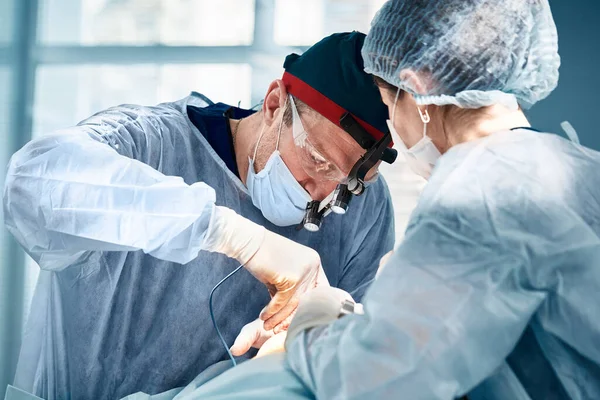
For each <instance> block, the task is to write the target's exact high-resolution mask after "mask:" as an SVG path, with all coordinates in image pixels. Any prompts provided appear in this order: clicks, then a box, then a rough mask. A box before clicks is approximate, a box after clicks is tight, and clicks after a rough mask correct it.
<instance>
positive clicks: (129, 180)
mask: <svg viewBox="0 0 600 400" xmlns="http://www.w3.org/2000/svg"><path fill="white" fill-rule="evenodd" d="M363 41H364V35H363V34H361V33H357V32H353V33H342V34H335V35H332V36H330V37H327V38H325V39H323V40H322V41H321V42H319V43H317V44H316V45H314V46H313V47H312V48H310V49H309V50H308V51H306V52H305V53H304V54H303V55H302V56H298V55H296V54H292V55H290V56H288V57H287V58H286V60H285V64H284V69H285V72H284V75H283V77H282V78H281V79H276V80H274V81H273V82H272V83H271V84H270V86H269V87H268V89H267V92H266V96H265V98H264V103H263V105H262V109H261V110H260V111H258V112H254V111H251V110H243V109H240V108H236V107H232V106H229V105H226V104H222V103H213V102H212V101H211V100H209V99H208V98H206V97H204V96H202V95H198V94H193V95H191V96H189V97H187V98H185V99H182V100H180V101H176V102H173V103H164V104H159V105H157V106H153V107H145V106H135V105H122V106H118V107H114V108H111V109H108V110H106V111H103V112H100V113H98V114H96V115H94V116H92V117H90V118H88V119H86V120H84V121H83V122H81V123H79V124H78V125H77V126H75V127H72V128H68V129H65V130H61V131H59V132H54V133H51V134H47V135H45V136H43V137H41V138H39V139H36V140H33V141H31V142H30V143H28V144H27V145H26V146H24V147H23V148H22V149H21V150H20V151H18V152H17V153H16V154H15V155H14V156H13V157H12V159H11V162H10V165H9V168H8V174H7V178H6V186H5V188H4V198H3V200H4V211H5V216H6V218H5V219H6V225H7V228H8V229H9V230H10V232H11V233H12V234H13V235H14V236H15V237H16V238H17V240H18V241H19V243H20V244H21V245H22V246H23V248H24V249H25V250H26V252H27V253H28V254H29V255H30V256H31V257H32V258H33V259H34V260H35V261H36V262H37V263H38V264H39V266H40V268H41V272H40V276H39V280H38V284H37V287H36V291H35V295H34V299H33V302H32V306H31V312H30V316H29V321H28V324H27V327H26V330H25V333H24V337H23V345H22V349H21V354H20V358H19V363H18V367H17V374H16V377H15V382H14V385H15V386H17V387H18V388H20V389H23V390H26V391H28V392H31V393H33V394H36V395H38V396H40V397H43V398H45V399H47V400H51V399H59V398H74V399H106V398H120V397H123V396H126V395H128V394H131V393H135V392H138V391H143V392H145V393H150V394H153V393H158V392H162V391H165V390H168V389H170V388H173V387H178V386H185V385H186V384H187V383H189V381H191V380H192V379H193V378H194V377H195V376H196V375H198V374H199V373H200V372H202V371H203V370H204V369H205V368H206V367H207V366H210V365H211V364H214V363H215V362H217V361H219V360H222V359H224V358H225V357H226V352H225V348H224V347H223V346H222V344H221V343H220V341H219V339H218V336H217V335H216V333H215V330H214V328H213V325H212V323H211V320H210V315H209V307H208V297H209V294H210V292H211V289H212V288H213V287H214V286H215V284H216V283H218V282H219V281H220V280H221V279H222V278H224V277H225V276H226V275H228V274H229V273H230V272H232V271H233V270H234V269H235V268H237V267H238V265H240V264H243V265H244V269H242V270H241V271H240V272H238V273H237V274H236V275H234V276H233V277H232V278H230V279H229V280H228V281H226V282H225V283H224V284H223V285H222V286H221V287H220V288H219V290H218V291H217V292H216V293H215V303H214V315H215V317H216V320H217V321H216V322H217V324H218V326H219V328H220V329H221V331H222V332H223V336H224V338H225V340H226V342H227V343H229V344H230V345H231V344H233V343H234V342H235V346H234V349H233V352H234V354H236V355H242V354H244V353H246V351H247V350H248V349H249V348H250V347H251V346H254V347H259V346H260V345H261V343H262V342H264V340H266V339H265V335H267V337H268V335H269V334H271V335H272V333H273V332H272V329H273V328H276V327H278V328H279V329H285V324H286V321H289V319H290V318H289V317H290V316H291V314H292V313H293V311H294V309H295V307H296V305H297V303H298V297H299V296H300V295H301V294H302V293H304V292H306V291H308V290H310V289H312V288H314V287H315V286H316V285H318V284H321V283H323V284H327V283H329V284H330V285H332V286H335V287H339V288H341V289H343V290H345V291H347V292H349V293H352V295H353V297H354V299H356V300H357V301H360V298H361V296H362V292H363V291H364V289H365V287H366V285H365V284H366V283H368V282H369V281H370V280H371V279H373V277H374V276H375V272H376V270H377V266H378V262H379V259H380V258H381V256H383V255H384V254H386V253H387V252H388V251H390V250H391V249H392V246H393V243H394V236H393V232H394V226H393V213H392V205H391V201H390V196H389V193H388V190H387V187H386V185H385V182H384V181H383V179H377V172H376V167H377V165H378V164H374V165H373V168H371V169H370V170H369V172H368V173H366V174H365V176H364V181H365V185H366V190H365V192H364V194H362V195H360V196H356V197H355V198H354V199H353V200H352V201H351V203H350V204H349V207H348V210H347V212H346V214H345V215H336V214H330V215H329V216H327V217H326V218H325V219H324V220H323V223H322V226H321V229H320V230H319V231H318V232H309V231H307V230H305V229H299V224H301V222H302V221H303V217H304V215H305V210H306V207H307V204H308V203H309V202H311V201H313V200H317V201H321V200H323V199H325V198H326V197H327V196H328V195H329V194H330V193H331V192H332V191H333V190H334V189H335V188H336V187H337V185H338V184H339V183H343V182H346V181H347V178H348V176H349V175H350V174H351V173H352V169H353V168H354V166H355V165H356V163H357V162H359V161H360V160H361V157H362V156H364V155H365V153H366V148H367V147H368V146H364V143H365V142H364V141H361V140H357V137H356V135H355V131H354V134H351V133H349V132H348V131H346V130H345V129H343V128H342V125H343V126H346V125H344V124H341V122H340V120H341V119H342V117H344V116H348V115H350V116H352V118H353V121H356V122H357V123H358V125H359V127H360V129H362V131H363V132H367V133H368V135H370V136H371V140H372V141H373V142H375V141H379V139H381V138H382V137H383V136H385V135H389V132H388V130H387V128H386V119H387V109H386V107H385V106H384V104H383V103H382V102H381V100H380V96H379V92H378V89H377V88H376V87H375V85H374V84H373V81H372V79H371V77H370V76H369V75H367V74H365V73H364V72H363V63H362V59H361V55H360V49H361V47H362V44H363ZM346 127H347V126H346ZM355 128H356V126H355ZM369 182H371V183H369ZM323 272H324V275H326V278H325V277H324V276H322V273H323ZM265 285H266V287H267V289H268V290H267V289H266V288H265ZM265 306H266V307H265ZM261 310H262V312H261ZM259 315H260V318H261V319H262V320H264V321H265V323H264V326H263V324H262V323H261V324H256V323H254V324H253V325H252V324H251V326H252V327H255V328H256V329H255V330H252V329H249V328H248V327H247V328H246V329H244V330H242V327H244V325H246V324H249V323H251V322H252V321H253V320H255V319H256V318H257V317H259ZM240 330H242V334H241V335H240V336H239V337H238V338H237V340H234V339H236V334H237V333H238V332H240ZM251 353H252V352H249V353H247V354H246V357H248V356H249V355H251Z"/></svg>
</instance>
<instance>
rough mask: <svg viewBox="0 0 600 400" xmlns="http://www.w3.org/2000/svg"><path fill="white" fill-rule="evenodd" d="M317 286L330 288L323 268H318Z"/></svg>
mask: <svg viewBox="0 0 600 400" xmlns="http://www.w3.org/2000/svg"><path fill="white" fill-rule="evenodd" d="M384 257H385V256H384ZM317 286H331V285H330V284H329V279H327V275H325V270H324V269H323V267H319V275H317Z"/></svg>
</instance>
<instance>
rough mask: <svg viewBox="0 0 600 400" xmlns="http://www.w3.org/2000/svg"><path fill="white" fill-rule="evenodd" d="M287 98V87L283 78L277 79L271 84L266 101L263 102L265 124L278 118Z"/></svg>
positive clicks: (269, 123) (269, 124)
mask: <svg viewBox="0 0 600 400" xmlns="http://www.w3.org/2000/svg"><path fill="white" fill-rule="evenodd" d="M286 99H287V89H286V88H285V84H284V83H283V81H282V80H281V79H276V80H274V81H273V82H271V84H270V85H269V89H268V90H267V95H266V96H265V101H264V102H263V107H262V111H263V118H264V120H265V124H267V125H268V126H271V124H272V123H273V122H274V121H276V120H277V118H278V117H279V113H280V112H283V110H284V106H285V103H286Z"/></svg>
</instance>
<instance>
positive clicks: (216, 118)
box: [187, 103, 256, 178]
mask: <svg viewBox="0 0 600 400" xmlns="http://www.w3.org/2000/svg"><path fill="white" fill-rule="evenodd" d="M255 112H256V111H254V110H244V109H242V108H237V107H233V106H230V105H227V104H224V103H216V104H211V105H209V106H208V107H204V108H201V107H196V106H188V107H187V114H188V117H189V118H190V121H192V123H193V124H194V126H195V127H196V128H198V130H199V131H200V132H201V133H202V135H203V136H204V138H205V139H206V141H207V142H208V144H210V146H211V147H212V148H213V150H214V151H215V152H216V153H217V154H218V155H219V157H220V158H221V159H222V160H223V162H225V165H227V168H229V170H230V171H231V172H233V173H234V174H235V176H237V177H238V178H239V177H240V174H239V171H238V168H237V163H236V162H235V150H234V148H233V140H232V135H231V129H230V127H229V119H242V118H246V117H249V116H250V115H252V114H254V113H255Z"/></svg>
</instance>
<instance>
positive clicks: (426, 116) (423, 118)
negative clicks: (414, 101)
mask: <svg viewBox="0 0 600 400" xmlns="http://www.w3.org/2000/svg"><path fill="white" fill-rule="evenodd" d="M417 111H418V112H419V116H420V117H421V121H423V137H425V136H427V124H428V123H429V122H430V121H431V117H430V116H429V112H428V111H427V106H425V111H421V109H420V108H419V107H417Z"/></svg>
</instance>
